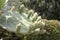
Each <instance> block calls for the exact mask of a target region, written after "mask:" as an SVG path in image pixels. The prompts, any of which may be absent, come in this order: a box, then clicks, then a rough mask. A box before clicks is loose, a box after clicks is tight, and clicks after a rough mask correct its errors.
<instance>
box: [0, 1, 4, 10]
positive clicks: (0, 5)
mask: <svg viewBox="0 0 60 40" xmlns="http://www.w3.org/2000/svg"><path fill="white" fill-rule="evenodd" d="M4 3H5V0H0V10H2V8H3V6H4Z"/></svg>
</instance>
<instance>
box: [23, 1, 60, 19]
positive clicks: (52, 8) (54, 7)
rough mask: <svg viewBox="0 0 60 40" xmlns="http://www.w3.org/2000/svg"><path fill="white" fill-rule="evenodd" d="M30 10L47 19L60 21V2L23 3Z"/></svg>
mask: <svg viewBox="0 0 60 40" xmlns="http://www.w3.org/2000/svg"><path fill="white" fill-rule="evenodd" d="M22 2H23V3H24V4H25V5H26V7H28V8H29V9H34V10H35V11H37V12H38V13H39V15H41V16H42V18H46V19H57V20H60V0H29V1H28V2H24V0H23V1H22Z"/></svg>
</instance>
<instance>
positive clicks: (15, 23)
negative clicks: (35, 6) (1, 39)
mask: <svg viewBox="0 0 60 40" xmlns="http://www.w3.org/2000/svg"><path fill="white" fill-rule="evenodd" d="M22 7H23V6H22V5H20V7H19V8H20V9H19V10H20V11H19V12H17V11H14V10H13V7H12V8H11V10H9V11H7V12H4V13H3V14H2V15H1V16H0V25H1V27H2V28H4V29H6V30H8V31H10V32H14V33H21V34H30V33H34V32H38V31H39V32H40V31H42V33H44V26H45V23H44V22H42V21H41V16H38V14H37V13H36V12H34V11H33V10H26V8H25V7H24V8H22ZM22 9H24V10H22ZM23 11H24V12H23Z"/></svg>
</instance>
